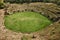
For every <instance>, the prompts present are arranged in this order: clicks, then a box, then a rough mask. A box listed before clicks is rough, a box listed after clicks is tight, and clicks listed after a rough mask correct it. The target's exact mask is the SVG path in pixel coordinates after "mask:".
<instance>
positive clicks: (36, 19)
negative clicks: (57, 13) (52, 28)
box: [5, 12, 51, 33]
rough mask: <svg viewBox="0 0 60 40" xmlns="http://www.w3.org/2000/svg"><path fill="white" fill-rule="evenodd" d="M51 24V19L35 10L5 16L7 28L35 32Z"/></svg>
mask: <svg viewBox="0 0 60 40" xmlns="http://www.w3.org/2000/svg"><path fill="white" fill-rule="evenodd" d="M49 24H51V21H49V20H48V19H47V18H46V17H44V16H42V15H40V14H38V13H35V12H21V13H16V14H12V15H7V16H5V26H6V28H8V29H10V30H13V31H17V32H23V33H31V32H35V31H38V30H41V29H43V28H44V27H46V26H48V25H49Z"/></svg>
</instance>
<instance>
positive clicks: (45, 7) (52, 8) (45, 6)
mask: <svg viewBox="0 0 60 40" xmlns="http://www.w3.org/2000/svg"><path fill="white" fill-rule="evenodd" d="M5 11H6V13H7V14H13V13H15V12H25V11H33V12H38V13H41V14H42V15H44V16H46V17H47V18H49V19H50V20H53V21H56V18H58V17H60V14H59V13H60V8H59V7H58V5H56V4H53V3H30V4H26V3H24V4H7V5H6V8H5Z"/></svg>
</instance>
